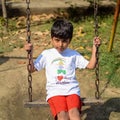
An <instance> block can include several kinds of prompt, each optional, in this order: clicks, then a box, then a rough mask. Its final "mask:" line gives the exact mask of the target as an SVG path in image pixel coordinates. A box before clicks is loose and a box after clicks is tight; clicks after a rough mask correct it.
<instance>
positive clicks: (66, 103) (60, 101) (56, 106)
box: [48, 94, 82, 117]
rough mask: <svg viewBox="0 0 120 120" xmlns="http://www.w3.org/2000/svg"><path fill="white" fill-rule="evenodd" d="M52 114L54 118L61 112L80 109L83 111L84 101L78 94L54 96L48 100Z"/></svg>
mask: <svg viewBox="0 0 120 120" xmlns="http://www.w3.org/2000/svg"><path fill="white" fill-rule="evenodd" d="M48 103H49V105H50V109H51V112H52V114H53V116H54V117H56V115H57V114H58V113H59V112H61V111H69V110H70V109H71V108H78V109H79V110H80V111H81V106H82V101H81V99H80V96H78V95H76V94H72V95H68V96H54V97H52V98H50V99H49V100H48Z"/></svg>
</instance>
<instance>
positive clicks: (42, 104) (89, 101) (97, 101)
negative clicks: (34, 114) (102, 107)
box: [24, 98, 105, 108]
mask: <svg viewBox="0 0 120 120" xmlns="http://www.w3.org/2000/svg"><path fill="white" fill-rule="evenodd" d="M81 100H82V102H83V106H90V105H95V104H103V103H104V102H105V100H103V99H95V98H81ZM24 107H26V108H33V107H48V103H47V102H46V101H41V100H35V101H32V102H28V101H26V102H24Z"/></svg>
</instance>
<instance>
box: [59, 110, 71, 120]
mask: <svg viewBox="0 0 120 120" xmlns="http://www.w3.org/2000/svg"><path fill="white" fill-rule="evenodd" d="M57 120H70V119H69V116H68V112H66V111H61V112H59V113H58V114H57Z"/></svg>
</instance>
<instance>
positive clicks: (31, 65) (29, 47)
mask: <svg viewBox="0 0 120 120" xmlns="http://www.w3.org/2000/svg"><path fill="white" fill-rule="evenodd" d="M24 47H25V50H26V51H28V52H29V51H31V58H30V61H29V64H28V70H30V72H31V73H32V72H35V71H37V70H36V68H35V67H34V62H33V45H32V44H31V43H27V44H25V46H24Z"/></svg>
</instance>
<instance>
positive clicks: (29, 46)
mask: <svg viewBox="0 0 120 120" xmlns="http://www.w3.org/2000/svg"><path fill="white" fill-rule="evenodd" d="M24 48H25V50H26V51H32V50H33V45H32V44H31V43H27V44H25V45H24Z"/></svg>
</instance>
